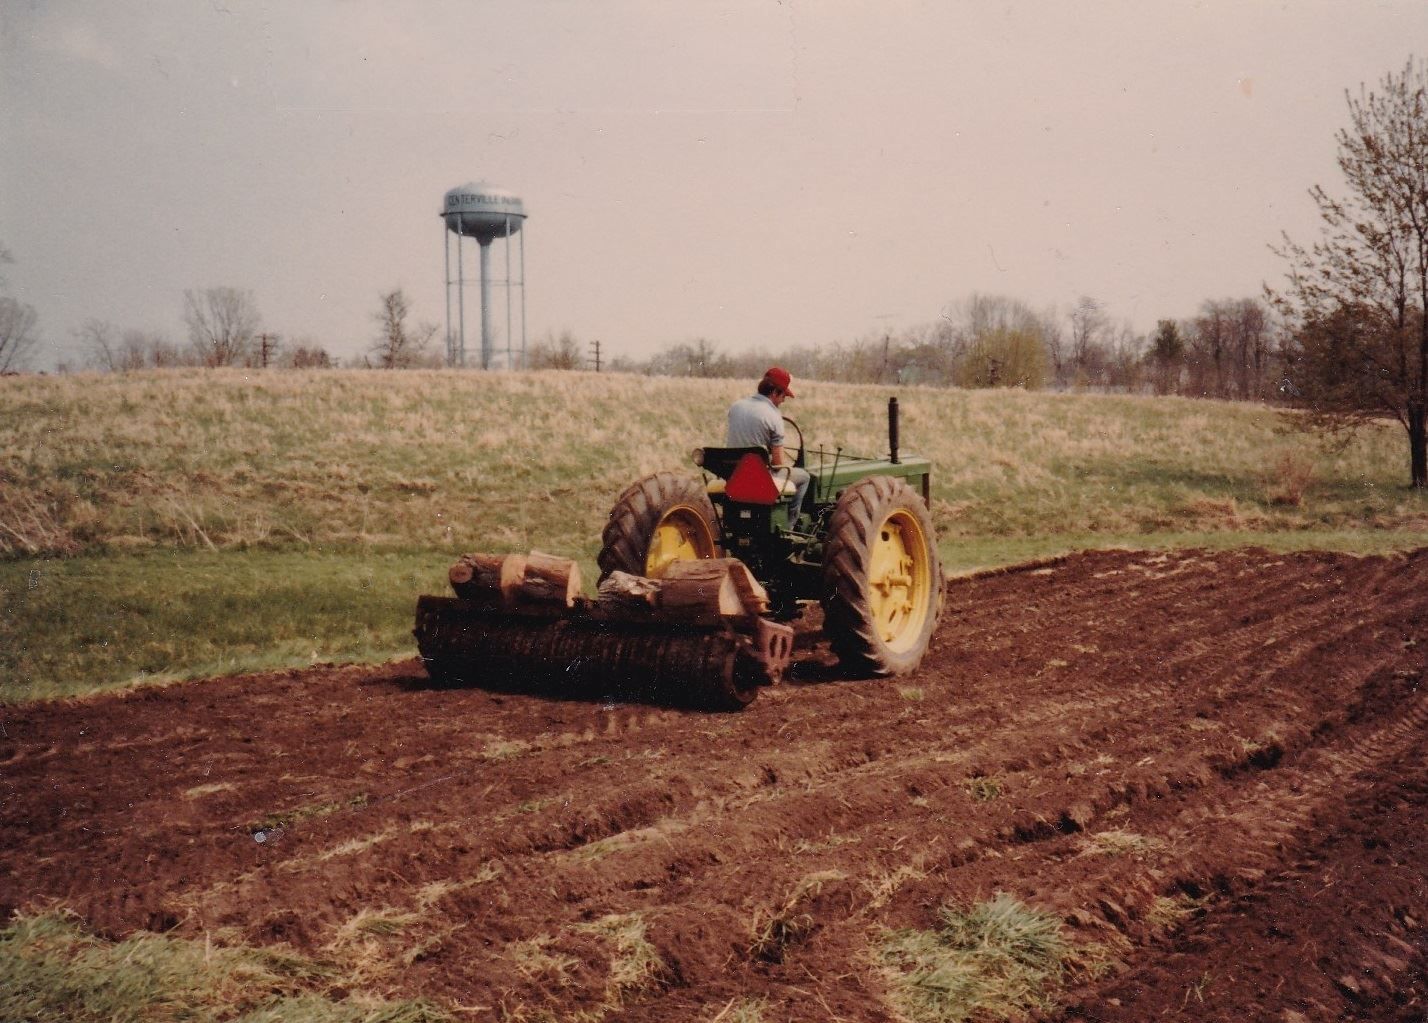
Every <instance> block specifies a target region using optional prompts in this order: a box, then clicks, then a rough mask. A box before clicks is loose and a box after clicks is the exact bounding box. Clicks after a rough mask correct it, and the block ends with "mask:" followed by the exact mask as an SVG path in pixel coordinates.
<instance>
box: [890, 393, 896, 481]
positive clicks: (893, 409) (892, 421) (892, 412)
mask: <svg viewBox="0 0 1428 1023" xmlns="http://www.w3.org/2000/svg"><path fill="white" fill-rule="evenodd" d="M888 461H889V462H891V463H892V464H893V465H897V464H898V460H897V399H896V398H889V399H888Z"/></svg>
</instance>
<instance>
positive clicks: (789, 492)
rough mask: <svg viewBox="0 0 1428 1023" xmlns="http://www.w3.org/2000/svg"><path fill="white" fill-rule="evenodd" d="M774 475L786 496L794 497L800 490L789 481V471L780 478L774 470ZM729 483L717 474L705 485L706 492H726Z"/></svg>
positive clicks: (781, 491)
mask: <svg viewBox="0 0 1428 1023" xmlns="http://www.w3.org/2000/svg"><path fill="white" fill-rule="evenodd" d="M773 477H774V482H775V483H777V484H778V488H779V493H781V494H783V496H784V497H792V496H793V495H794V493H795V492H796V491H797V490H798V488H797V487H795V486H794V485H793V483H792V482H790V481H789V479H788V475H787V473H785V474H784V476H783V478H782V479H780V478H779V475H778V473H777V472H774V474H773ZM728 485H729V481H728V480H721V479H720V478H719V477H718V476H715V477H714V478H713V479H712V480H710V481H709V483H708V485H706V486H705V488H704V492H705V493H706V494H711V495H712V494H722V493H723V492H724V488H725V487H727V486H728Z"/></svg>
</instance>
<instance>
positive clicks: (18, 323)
mask: <svg viewBox="0 0 1428 1023" xmlns="http://www.w3.org/2000/svg"><path fill="white" fill-rule="evenodd" d="M38 323H39V314H37V313H36V312H35V307H34V306H32V305H29V304H27V303H25V302H21V301H19V300H18V299H14V298H11V297H10V296H9V295H5V296H0V373H17V372H19V371H20V370H22V369H24V368H25V367H26V366H27V365H28V364H29V356H30V352H31V351H33V350H34V348H35V346H36V345H38V344H39V343H40V335H39V331H38Z"/></svg>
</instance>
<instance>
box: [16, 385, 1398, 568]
mask: <svg viewBox="0 0 1428 1023" xmlns="http://www.w3.org/2000/svg"><path fill="white" fill-rule="evenodd" d="M747 389H748V385H747V383H745V382H742V381H694V380H671V379H650V378H643V377H631V376H620V375H614V374H602V375H598V376H597V375H594V374H588V373H552V372H547V373H528V374H487V375H482V374H478V373H454V372H437V371H431V372H425V371H422V372H410V373H374V372H361V371H351V372H316V373H300V372H299V373H272V374H264V373H248V372H241V371H208V372H204V371H170V372H157V371H156V372H149V373H140V374H132V375H123V376H97V377H96V376H87V375H85V376H72V377H11V378H6V379H4V380H3V381H0V429H2V430H3V431H4V434H5V436H6V438H7V444H6V448H5V450H4V452H3V453H0V553H8V554H10V555H11V556H26V555H29V556H34V555H40V554H47V553H49V554H53V553H76V552H79V551H86V550H96V549H104V550H128V549H134V548H144V547H154V546H177V547H194V548H202V549H209V548H214V549H231V548H234V547H253V546H259V547H290V546H293V545H332V544H352V543H357V544H375V545H395V546H411V545H420V546H424V547H431V548H435V549H445V550H453V551H455V550H466V549H472V548H484V549H492V550H516V549H529V548H530V547H533V546H540V547H542V548H543V549H547V550H552V551H554V552H557V553H563V554H573V555H576V556H590V555H593V553H594V551H593V545H594V543H595V540H594V538H595V537H596V536H597V535H598V533H599V527H600V525H601V523H602V521H603V518H604V514H605V511H606V510H607V508H608V505H609V503H610V502H611V501H612V500H613V498H614V497H615V495H616V494H617V493H618V492H619V490H620V489H621V488H622V487H623V486H624V485H625V484H626V483H628V482H629V481H630V480H632V479H635V478H637V477H639V476H640V475H643V474H645V473H648V472H652V471H654V470H656V469H666V468H687V467H688V461H687V456H688V452H689V450H690V449H691V448H693V447H694V446H696V445H698V444H705V443H709V442H710V441H718V440H719V439H720V435H721V434H722V423H723V412H724V408H725V406H726V405H727V403H728V402H729V401H730V400H731V399H732V398H734V397H736V396H738V395H740V394H741V393H743V392H744V391H745V390H747ZM804 390H805V393H804V395H803V396H801V397H800V398H798V399H797V400H796V401H795V402H794V403H793V405H792V406H790V408H789V409H788V410H787V411H789V412H790V413H791V414H792V415H793V416H794V418H796V419H798V420H800V422H801V424H802V425H803V426H804V429H805V434H806V436H807V438H808V440H809V442H810V445H814V444H821V445H822V446H823V447H825V448H826V449H827V450H828V451H829V452H830V453H831V452H832V451H833V450H835V449H836V448H838V447H840V446H841V447H843V448H844V449H845V450H846V451H847V452H850V453H858V454H872V455H877V454H881V453H882V452H883V451H884V450H885V447H886V439H885V426H884V415H885V413H884V404H885V401H886V397H887V393H886V392H887V389H886V388H878V387H864V386H855V385H846V384H836V385H835V384H818V383H813V384H810V385H808V386H807V387H806V388H805V389H804ZM901 399H902V405H903V409H904V422H903V431H902V435H903V447H904V450H905V451H909V452H912V451H915V452H917V453H919V454H923V455H926V456H928V457H930V458H932V459H933V461H934V463H935V465H936V472H935V475H934V490H933V496H934V498H935V507H936V509H937V518H938V520H939V521H938V526H939V529H940V530H941V531H942V533H943V535H944V536H975V535H1002V536H1030V535H1040V534H1044V533H1047V532H1060V533H1096V532H1144V531H1155V530H1164V529H1168V528H1175V527H1177V526H1179V527H1189V528H1217V527H1218V528H1225V527H1229V526H1231V525H1234V526H1236V527H1242V526H1244V525H1245V524H1246V523H1249V524H1250V525H1251V526H1252V527H1254V528H1302V527H1304V526H1306V525H1316V526H1323V525H1332V524H1334V523H1341V524H1342V523H1348V522H1351V521H1354V522H1357V521H1362V518H1363V516H1364V513H1365V512H1366V511H1368V512H1370V513H1371V514H1372V515H1373V517H1374V519H1375V521H1376V522H1378V523H1380V524H1382V525H1391V524H1394V523H1397V524H1399V525H1404V524H1411V525H1413V526H1414V528H1419V529H1421V528H1422V527H1423V522H1424V518H1425V512H1424V509H1423V507H1422V505H1421V503H1414V502H1412V501H1409V500H1406V498H1405V495H1404V494H1403V492H1402V484H1403V483H1404V482H1405V480H1404V477H1405V471H1406V468H1405V465H1404V464H1401V463H1404V462H1406V459H1405V458H1404V454H1405V452H1403V451H1401V450H1400V448H1401V447H1402V446H1403V445H1402V444H1401V438H1400V437H1399V436H1398V435H1397V433H1396V432H1395V431H1394V430H1392V429H1390V428H1388V427H1385V428H1383V429H1382V430H1373V431H1370V432H1369V433H1367V434H1365V435H1363V436H1361V437H1360V438H1358V439H1357V440H1356V441H1355V442H1353V443H1351V444H1350V445H1349V446H1348V447H1347V448H1345V449H1344V450H1342V451H1326V450H1319V449H1318V448H1317V447H1315V446H1313V445H1312V444H1311V443H1310V442H1308V441H1306V440H1304V439H1302V438H1292V439H1286V438H1285V437H1283V436H1282V435H1281V434H1279V433H1278V432H1277V431H1276V421H1277V420H1276V417H1275V416H1274V414H1273V413H1271V412H1268V411H1266V410H1264V409H1262V408H1258V407H1255V406H1247V405H1234V404H1228V403H1217V402H1203V401H1190V400H1187V399H1172V398H1162V399H1151V398H1130V397H1105V396H1087V395H1057V394H1041V393H1025V392H1021V391H975V392H966V391H945V390H931V389H919V388H904V389H902V393H901ZM636 438H637V441H636ZM812 457H814V458H815V460H816V456H812ZM1266 465H1268V466H1271V467H1272V468H1271V469H1269V470H1268V472H1266V469H1265V468H1264V467H1265V466H1266ZM1311 482H1313V484H1314V485H1313V486H1312V487H1311V486H1310V483H1311ZM1310 496H1312V497H1313V498H1314V500H1312V501H1311V500H1309V498H1310Z"/></svg>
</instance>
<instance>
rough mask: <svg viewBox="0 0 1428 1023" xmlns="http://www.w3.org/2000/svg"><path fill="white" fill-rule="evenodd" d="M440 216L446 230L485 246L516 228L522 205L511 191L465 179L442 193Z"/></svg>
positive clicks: (523, 211) (521, 218)
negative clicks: (444, 193)
mask: <svg viewBox="0 0 1428 1023" xmlns="http://www.w3.org/2000/svg"><path fill="white" fill-rule="evenodd" d="M442 216H443V217H444V218H445V219H446V228H447V230H448V231H451V232H452V233H453V234H460V235H465V236H466V237H468V238H475V239H476V240H477V241H478V242H480V243H481V244H482V245H489V244H491V242H492V241H494V240H495V239H497V238H505V237H506V236H507V235H512V234H515V233H516V232H517V231H519V230H520V229H521V222H522V221H523V220H525V218H526V208H525V205H524V204H523V203H522V202H521V200H520V197H519V196H517V195H516V194H515V193H514V192H511V191H508V190H507V189H504V188H499V187H497V186H496V185H493V184H491V183H490V182H488V181H469V182H467V183H466V184H464V185H458V186H457V187H456V188H453V189H451V190H450V191H448V192H447V193H446V202H445V205H444V207H443V209H442Z"/></svg>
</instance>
